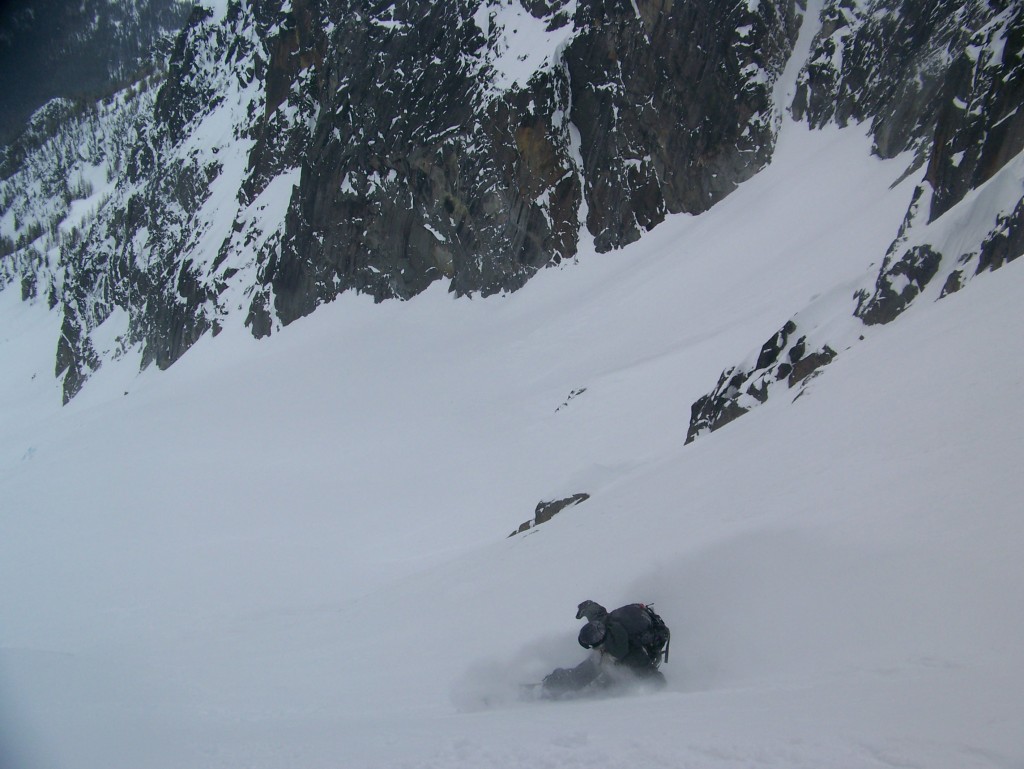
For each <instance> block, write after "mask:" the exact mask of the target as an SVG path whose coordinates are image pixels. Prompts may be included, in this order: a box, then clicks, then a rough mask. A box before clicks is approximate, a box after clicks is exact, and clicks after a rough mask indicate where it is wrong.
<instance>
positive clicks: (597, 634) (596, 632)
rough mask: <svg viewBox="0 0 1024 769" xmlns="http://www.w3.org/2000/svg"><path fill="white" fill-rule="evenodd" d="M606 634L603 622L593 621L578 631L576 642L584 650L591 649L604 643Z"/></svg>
mask: <svg viewBox="0 0 1024 769" xmlns="http://www.w3.org/2000/svg"><path fill="white" fill-rule="evenodd" d="M606 632H607V629H606V628H605V626H604V623H603V622H600V621H598V620H593V621H591V622H588V623H587V624H586V625H584V626H583V627H582V628H581V629H580V635H579V638H578V639H577V640H578V641H579V642H580V646H582V647H583V648H584V649H593V648H594V647H595V646H598V645H599V644H600V643H601V642H602V641H604V637H605V633H606Z"/></svg>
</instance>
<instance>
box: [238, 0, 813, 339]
mask: <svg viewBox="0 0 1024 769" xmlns="http://www.w3.org/2000/svg"><path fill="white" fill-rule="evenodd" d="M378 5H379V4H378ZM752 8H753V9H751V8H748V7H747V6H746V5H745V4H739V5H737V4H735V3H731V2H730V3H719V2H703V3H675V4H674V3H664V2H640V3H637V4H634V3H632V2H617V3H616V2H579V3H576V2H567V1H566V0H563V1H562V2H534V3H526V4H524V5H523V6H519V5H518V4H511V5H506V4H502V3H481V2H479V1H471V0H461V1H460V2H451V3H444V4H425V3H418V2H411V1H410V2H398V3H391V4H384V5H383V6H382V7H381V8H377V7H376V6H374V5H373V4H365V3H362V4H361V3H348V4H342V5H341V6H338V7H336V8H334V9H333V10H332V12H331V13H330V14H329V15H330V18H329V19H320V20H319V21H320V22H321V23H320V28H324V29H329V30H330V33H329V34H324V33H320V32H318V27H317V25H316V24H312V23H309V21H308V20H309V19H311V16H309V15H308V14H306V11H302V10H300V9H299V8H298V6H296V10H298V11H299V12H298V13H295V14H294V19H295V22H294V27H293V28H291V29H290V30H289V32H288V37H287V38H284V39H287V40H289V41H291V40H294V41H295V42H294V44H293V46H294V47H293V48H288V49H287V54H286V55H287V57H289V58H288V59H287V61H288V62H290V64H285V63H284V61H283V60H282V64H281V65H280V66H277V67H275V68H273V69H272V74H271V78H270V79H269V80H268V91H269V90H273V91H274V92H276V93H282V94H284V93H291V94H294V95H295V97H296V98H301V96H302V95H303V94H305V95H311V96H312V102H313V103H315V104H316V105H317V112H316V115H315V117H314V119H313V120H312V121H311V125H312V129H311V131H310V134H309V136H308V138H304V140H303V141H300V142H297V143H296V144H297V146H298V145H301V146H304V147H305V153H304V154H303V155H302V157H301V164H302V174H301V178H300V182H299V187H298V190H297V193H296V195H295V198H294V199H293V201H292V205H291V207H290V210H289V214H288V221H287V227H286V233H285V237H284V239H283V241H282V247H281V250H280V253H279V254H278V255H275V258H274V259H273V260H272V261H270V262H268V263H267V265H266V266H265V268H264V269H263V271H262V273H261V276H262V279H263V282H264V285H265V286H266V287H267V289H268V291H267V293H266V294H265V295H264V296H266V297H267V298H266V299H265V300H263V299H262V297H261V301H263V304H257V305H255V306H254V308H253V310H254V312H253V319H254V323H255V326H256V329H257V332H258V333H263V332H265V331H266V330H267V329H269V327H270V325H271V319H270V317H269V315H270V314H276V316H277V317H278V318H279V319H280V320H281V321H282V322H284V323H287V322H289V321H291V320H292V319H294V318H296V317H299V316H301V315H304V314H306V313H308V312H310V311H311V310H312V309H313V308H314V307H315V306H316V305H317V304H319V303H321V302H324V301H329V300H330V299H331V298H333V297H334V296H336V295H337V293H338V292H340V291H344V290H348V289H355V290H358V291H363V292H367V293H371V294H373V296H374V297H375V298H377V299H385V298H393V297H398V298H408V297H410V296H412V295H414V294H416V293H418V292H419V291H421V290H423V289H424V288H425V287H426V286H427V285H428V284H430V283H432V282H433V281H435V280H440V279H443V280H447V281H448V282H449V285H450V287H451V290H452V291H454V292H455V293H457V294H469V293H477V292H479V293H482V294H485V295H486V294H490V293H495V292H498V291H507V290H514V289H515V288H518V287H519V286H521V285H522V284H523V282H525V281H526V280H527V279H528V278H529V277H530V275H532V274H533V273H534V272H535V271H536V270H537V269H538V268H539V267H541V266H543V265H545V264H549V263H551V262H553V261H557V260H559V259H562V258H565V257H568V256H571V255H573V254H574V253H575V252H576V248H577V238H578V234H579V230H580V226H581V224H582V225H585V227H586V228H587V230H588V231H589V232H590V233H591V234H593V236H594V238H595V241H596V243H597V246H598V248H599V249H601V250H607V249H611V248H615V247H619V246H622V245H624V244H625V243H628V242H631V241H633V240H635V239H637V238H638V237H639V235H640V233H641V232H643V231H644V230H647V229H650V228H651V227H653V226H654V225H656V224H657V223H658V222H660V221H661V220H662V219H663V218H664V216H665V215H666V213H669V212H678V211H691V212H699V211H702V210H705V209H706V208H707V207H708V206H710V205H712V204H713V203H714V202H716V201H717V200H719V199H721V198H722V197H723V196H724V195H726V194H728V192H729V191H731V190H732V189H733V188H734V187H735V185H736V184H737V183H739V182H740V181H742V180H743V179H745V178H747V177H748V176H750V175H751V174H752V173H754V172H756V170H757V169H758V168H759V167H761V166H763V164H764V163H766V162H767V161H768V159H769V158H770V156H771V148H772V143H773V134H772V125H771V119H770V118H771V107H772V105H771V103H770V98H769V95H770V88H771V84H772V83H773V82H774V80H775V78H776V77H777V76H778V74H779V72H780V71H781V69H782V67H783V66H784V65H785V63H786V60H787V57H788V54H789V52H790V50H791V49H792V44H793V41H794V40H795V37H796V32H797V18H796V15H795V9H794V6H793V3H792V2H778V3H776V2H771V3H769V2H764V3H760V4H757V5H755V6H752ZM304 14H306V15H304ZM303 19H306V20H307V21H303ZM277 45H281V44H280V43H277ZM303 52H304V53H303ZM303 55H305V57H306V58H305V60H304V62H305V63H304V65H303V64H302V63H301V62H302V61H303V59H302V57H303ZM297 63H298V65H297ZM299 78H302V79H303V80H302V83H301V87H300V84H299ZM274 101H276V100H274ZM298 107H299V105H297V104H296V103H295V99H291V100H289V99H288V98H285V99H284V100H282V101H281V103H280V105H279V106H278V107H277V109H278V110H281V109H295V108H298ZM271 296H272V297H273V299H272V302H271V300H270V297H271ZM271 305H272V306H271Z"/></svg>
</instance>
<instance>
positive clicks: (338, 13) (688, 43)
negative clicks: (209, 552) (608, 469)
mask: <svg viewBox="0 0 1024 769" xmlns="http://www.w3.org/2000/svg"><path fill="white" fill-rule="evenodd" d="M1021 14H1022V4H1021V3H1020V2H991V3H988V2H980V1H977V0H974V1H971V2H954V1H952V0H945V1H941V0H938V1H935V2H920V3H896V2H894V0H876V1H875V2H853V1H852V0H843V1H842V2H832V1H831V0H829V1H828V2H825V3H824V5H823V6H822V7H813V8H812V9H810V10H809V11H808V10H806V9H804V7H803V6H801V5H797V4H796V3H795V2H793V1H792V0H789V1H787V0H760V1H759V2H758V1H754V0H752V1H750V2H739V3H737V2H724V1H722V0H699V1H698V0H690V1H689V2H678V1H677V2H672V1H671V0H636V1H635V2H632V1H630V2H626V1H625V0H622V1H621V2H613V1H611V0H609V1H607V2H603V1H601V0H512V2H508V0H504V1H502V0H452V2H448V3H422V2H414V1H413V0H400V1H399V2H383V1H378V2H365V1H364V2H357V1H354V0H330V1H328V2H320V3H311V2H308V1H307V0H284V1H283V2H282V0H255V1H254V2H238V1H237V0H232V2H229V3H227V5H226V7H224V8H221V9H219V10H217V11H212V10H209V9H206V8H203V7H196V8H195V9H194V10H193V11H192V14H191V16H190V17H189V18H188V20H187V22H186V23H185V25H184V28H183V30H182V32H181V33H180V35H179V36H178V38H177V40H176V42H175V44H174V46H173V50H172V51H171V52H170V53H169V59H168V64H167V67H166V74H165V75H164V76H163V77H162V78H156V77H151V78H148V79H146V80H143V81H140V82H138V83H137V84H135V85H134V86H133V87H132V88H131V89H129V90H126V91H122V92H120V93H118V94H117V95H115V96H114V97H111V98H109V99H107V100H105V101H103V102H101V103H99V104H97V105H95V106H94V107H90V108H89V109H86V110H83V109H81V108H80V107H76V106H75V105H73V104H71V103H68V102H61V101H56V102H52V103H50V104H49V105H47V106H46V107H45V108H43V109H42V110H40V111H39V112H37V113H36V114H35V115H34V116H33V117H32V119H31V121H30V122H29V124H28V127H27V129H26V130H25V132H24V133H23V134H22V135H21V136H20V137H19V138H18V139H17V140H16V141H14V142H12V143H11V144H9V145H8V146H7V147H6V148H4V150H3V153H4V154H3V157H2V168H3V172H2V178H3V181H2V187H0V191H2V198H0V204H2V207H0V217H2V218H0V223H2V237H3V240H2V241H0V254H2V261H0V281H2V282H3V283H4V284H9V283H14V282H17V283H19V284H20V286H21V291H22V295H23V297H25V298H26V299H31V298H33V297H41V296H45V297H46V298H47V299H48V301H49V302H50V303H51V304H53V305H54V306H57V307H59V308H60V311H61V312H62V317H63V326H62V331H61V335H60V339H59V341H58V343H57V360H56V373H57V376H58V377H61V378H62V382H63V387H64V393H65V399H68V398H71V397H73V396H74V394H75V393H76V392H78V390H79V389H80V388H81V387H82V386H83V384H84V382H85V381H86V379H87V378H88V376H89V374H90V373H91V372H92V371H94V370H96V368H97V367H98V366H100V365H102V362H103V360H104V359H107V358H110V357H116V356H120V355H124V354H127V353H128V352H130V351H137V352H138V354H139V355H140V357H141V364H142V365H143V366H146V365H149V364H150V363H156V364H157V365H158V366H160V367H166V366H169V365H171V364H172V363H173V362H174V361H175V360H177V358H178V357H180V356H181V355H182V354H183V353H184V352H185V351H186V350H187V349H188V348H189V347H190V346H191V345H192V344H193V343H194V342H195V341H196V340H197V339H198V338H200V337H201V336H202V335H203V334H206V333H217V331H218V330H219V329H220V328H222V327H223V326H224V325H225V324H227V323H241V322H244V323H245V324H246V325H248V326H249V327H250V328H251V330H252V333H253V334H254V335H256V336H258V337H259V336H265V335H267V334H270V333H272V332H273V331H274V330H275V329H277V328H280V327H281V326H282V325H286V324H288V323H290V322H292V321H294V320H296V319H297V318H300V317H302V316H304V315H307V314H309V313H311V312H313V311H314V310H315V309H316V307H318V306H319V305H321V304H323V303H325V302H329V301H331V300H332V299H333V298H335V297H336V296H337V295H338V294H340V293H341V292H344V291H349V290H355V291H359V292H363V293H367V294H370V295H372V296H373V297H374V298H375V299H376V300H378V301H380V300H385V299H406V298H409V297H412V296H414V295H416V294H417V293H419V292H421V291H423V290H424V289H425V288H426V287H427V286H428V285H430V284H432V283H433V282H435V281H444V282H445V283H446V285H448V287H449V289H450V290H451V291H452V292H453V293H455V294H457V295H473V294H481V295H488V294H493V293H498V292H503V291H512V290H515V289H517V288H519V287H521V286H522V285H523V284H524V283H525V282H526V281H527V280H528V279H529V278H530V276H531V275H533V274H534V273H535V272H536V271H537V270H538V269H540V268H542V267H544V266H545V265H548V264H552V263H554V262H557V261H559V260H562V259H566V258H571V257H573V256H574V255H575V254H576V253H577V250H578V249H579V246H580V238H587V239H591V238H592V240H593V244H594V247H595V248H596V249H597V250H598V251H608V250H611V249H616V248H620V247H622V246H624V245H626V244H629V243H631V242H633V241H636V240H637V239H639V238H640V237H641V235H642V234H643V233H644V232H646V231H648V230H650V229H651V228H653V227H655V226H657V225H658V223H660V222H661V221H663V220H664V218H665V217H666V216H667V215H669V214H673V213H680V212H686V213H691V214H699V213H701V212H703V211H706V210H707V209H708V208H710V207H711V206H713V205H714V204H715V203H717V202H718V201H720V200H721V199H723V198H724V197H725V196H726V195H728V194H729V193H730V192H731V191H732V190H734V189H735V188H736V186H737V185H738V184H740V183H742V182H743V181H745V180H746V179H749V178H750V177H751V176H752V175H754V174H756V173H757V172H758V171H759V170H760V169H761V168H763V167H764V166H765V165H766V164H767V163H769V162H770V160H771V156H772V151H773V147H774V142H775V138H776V136H777V132H778V129H779V125H780V121H781V120H782V118H783V115H784V113H785V112H786V111H789V112H790V114H791V115H792V117H793V118H795V119H797V120H801V121H805V122H807V123H809V124H810V125H811V126H814V127H823V126H826V125H831V124H839V125H848V124H862V125H867V126H869V127H870V130H871V132H872V136H873V137H874V142H875V151H876V152H877V153H878V154H879V155H882V156H884V157H896V156H904V154H905V156H906V157H907V158H908V167H907V174H908V175H916V176H917V177H919V178H920V183H919V188H918V192H917V194H916V196H915V199H914V203H913V204H912V206H911V208H910V210H909V211H908V212H907V216H906V219H905V222H904V225H903V227H902V228H901V230H900V232H898V233H893V238H894V240H893V243H892V246H891V247H890V248H889V250H888V253H886V254H865V264H867V263H868V262H870V261H872V260H875V262H876V263H880V265H881V266H880V268H878V269H877V270H875V272H874V273H873V274H871V275H866V276H865V281H864V285H863V286H862V287H860V288H859V289H858V290H857V292H856V295H855V296H854V297H853V298H852V299H851V310H850V314H849V318H848V322H847V323H846V325H845V326H843V328H844V329H845V330H844V331H843V332H842V333H840V334H839V335H838V336H835V333H834V328H835V327H836V324H831V325H830V328H831V329H833V330H832V331H830V333H831V334H833V335H832V336H829V335H828V334H826V333H825V332H824V331H823V330H822V328H824V326H825V325H827V324H824V323H823V322H819V321H816V323H811V322H810V321H808V320H807V318H809V317H812V316H813V317H817V316H816V314H815V312H814V311H813V308H808V309H807V310H806V311H803V312H798V313H797V314H796V315H795V316H794V318H793V319H792V320H791V321H790V322H788V323H787V324H785V327H784V328H783V329H781V330H779V331H777V332H776V333H774V334H772V335H771V337H770V339H769V341H768V342H767V343H766V344H765V345H764V347H763V348H762V349H761V350H760V351H754V352H753V353H752V354H751V356H750V358H749V360H748V361H747V362H745V363H740V364H737V365H736V366H735V367H733V368H731V369H730V370H728V371H726V372H724V373H723V374H722V377H721V379H720V381H719V383H718V385H717V386H716V387H715V388H713V389H712V390H711V391H710V392H709V393H708V395H706V396H705V397H704V398H702V399H701V400H700V401H698V403H696V404H694V410H693V411H694V413H693V420H692V422H691V425H690V429H689V436H688V439H689V440H692V439H693V438H695V437H696V436H697V435H699V434H701V433H703V432H706V431H707V430H710V429H715V428H717V427H719V426H721V425H723V424H725V423H727V422H728V421H730V420H731V419H733V418H735V417H736V416H738V415H739V414H741V413H744V412H745V411H746V410H749V408H750V407H752V406H753V405H756V404H757V403H760V402H763V401H764V400H766V399H767V397H768V393H769V391H774V390H777V389H779V383H781V382H786V385H787V387H786V388H785V389H788V388H797V389H798V390H799V389H800V388H801V387H802V386H803V385H804V384H806V382H808V381H810V378H811V376H812V375H813V374H814V373H816V372H818V371H819V370H820V369H821V367H822V366H824V365H826V364H827V363H828V362H829V361H831V360H832V359H833V358H835V357H836V356H837V355H839V354H841V352H842V350H843V349H845V347H844V346H848V345H849V344H851V343H852V341H851V340H853V341H855V340H856V338H857V337H858V336H860V335H861V332H860V331H859V330H858V329H864V328H866V327H867V326H870V325H873V324H877V323H884V322H888V321H890V320H892V319H893V318H895V317H896V316H898V315H899V314H900V312H902V310H903V309H905V308H906V306H908V305H909V304H910V303H911V302H912V301H913V300H914V299H915V298H917V297H918V296H919V295H921V294H922V293H927V292H928V291H930V290H933V289H932V287H933V286H936V285H939V284H941V288H942V290H943V291H945V292H948V291H953V290H957V289H959V288H960V287H962V286H964V285H966V283H967V281H968V280H969V278H970V276H971V275H972V274H976V272H978V271H980V270H990V269H994V268H996V267H998V266H1000V265H1001V264H1003V263H1005V262H1006V261H1008V260H1010V259H1012V258H1014V257H1015V256H1017V255H1019V254H1020V253H1021V251H1022V250H1024V246H1022V243H1021V239H1022V235H1021V219H1020V217H1021V210H1022V205H1021V197H1022V195H1021V192H1022V191H1021V189H1020V184H1019V180H1020V178H1021V176H1022V172H1021V169H1020V162H1019V154H1020V152H1021V150H1022V146H1021V145H1022V142H1024V125H1022V122H1021V121H1022V120H1024V117H1021V115H1020V113H1019V112H1018V111H1017V108H1018V106H1019V105H1020V104H1021V103H1022V95H1024V94H1022V93H1021V88H1022V85H1021V49H1022V42H1024V41H1022V19H1021ZM801 29H802V30H803V33H804V34H805V35H810V34H811V33H812V32H813V31H814V30H817V31H816V33H814V37H813V40H812V41H811V44H810V50H809V54H807V56H806V60H803V61H791V59H792V58H793V55H794V50H795V48H794V46H795V45H796V42H797V39H798V34H799V33H800V32H801ZM790 71H792V72H794V73H798V74H796V75H795V77H796V80H795V84H791V85H792V86H793V87H792V89H791V91H790V92H789V93H787V90H786V86H787V84H786V83H785V82H784V81H783V80H782V78H783V74H784V72H790ZM790 93H791V95H792V98H791V99H790V98H789V94H790ZM79 147H84V148H85V149H82V150H81V151H79V150H78V148H79ZM1015 182H1016V184H1015ZM40 192H41V194H40ZM979 196H985V199H986V201H987V202H986V208H985V211H986V212H989V213H988V214H986V216H987V217H988V220H986V221H984V222H983V223H982V224H979V223H978V222H979V221H980V219H979V217H977V216H974V217H972V216H971V212H972V211H974V210H975V209H974V207H975V206H976V205H977V200H978V197H979ZM984 218H985V217H981V219H984ZM957 221H969V222H971V223H972V229H971V233H970V238H968V239H966V240H965V239H963V238H961V239H960V240H959V241H958V243H959V245H958V246H957V247H955V248H952V250H951V248H950V245H949V238H948V233H949V232H950V230H951V228H953V227H954V225H953V224H951V222H957ZM954 251H955V252H956V253H954ZM681 258H683V257H681ZM934 290H935V291H938V290H939V289H934ZM794 309H795V310H799V309H800V308H794ZM819 314H820V313H819ZM840 325H843V324H840ZM766 336H767V334H766Z"/></svg>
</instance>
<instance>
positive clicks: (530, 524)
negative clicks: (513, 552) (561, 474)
mask: <svg viewBox="0 0 1024 769" xmlns="http://www.w3.org/2000/svg"><path fill="white" fill-rule="evenodd" d="M588 499H590V495H589V494H587V493H585V492H581V493H579V494H573V495H572V496H570V497H565V498H564V499H557V500H554V501H552V502H539V503H537V509H536V510H535V511H534V514H533V518H532V519H530V520H529V521H523V523H521V524H520V525H519V528H518V529H516V530H515V531H513V532H512V533H511V534H509V536H510V537H514V536H515V535H516V534H522V533H523V532H524V531H528V530H530V529H532V528H534V527H535V526H540V525H541V524H542V523H547V522H548V521H550V520H551V519H552V518H554V517H555V516H556V515H558V514H559V513H560V512H562V511H563V510H565V509H566V508H567V507H573V506H575V505H578V504H580V503H581V502H586V501H587V500H588Z"/></svg>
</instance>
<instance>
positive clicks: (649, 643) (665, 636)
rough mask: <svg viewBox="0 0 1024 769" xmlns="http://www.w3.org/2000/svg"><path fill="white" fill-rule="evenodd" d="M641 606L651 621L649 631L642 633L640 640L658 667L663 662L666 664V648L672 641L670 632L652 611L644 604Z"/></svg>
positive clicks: (663, 621)
mask: <svg viewBox="0 0 1024 769" xmlns="http://www.w3.org/2000/svg"><path fill="white" fill-rule="evenodd" d="M641 606H643V607H644V611H646V612H647V616H648V617H650V620H651V629H650V630H648V631H647V632H646V633H644V634H643V637H642V638H641V639H640V641H641V643H642V644H643V647H644V650H645V651H646V652H647V654H648V656H650V658H651V660H652V661H653V662H654V664H655V666H657V665H660V664H661V662H662V661H663V660H664V661H665V662H668V647H669V642H670V641H671V640H672V632H671V631H670V630H669V629H668V625H666V624H665V620H663V619H662V618H661V617H659V616H658V615H657V614H656V613H655V611H654V609H652V608H651V607H650V606H647V605H644V604H641Z"/></svg>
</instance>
